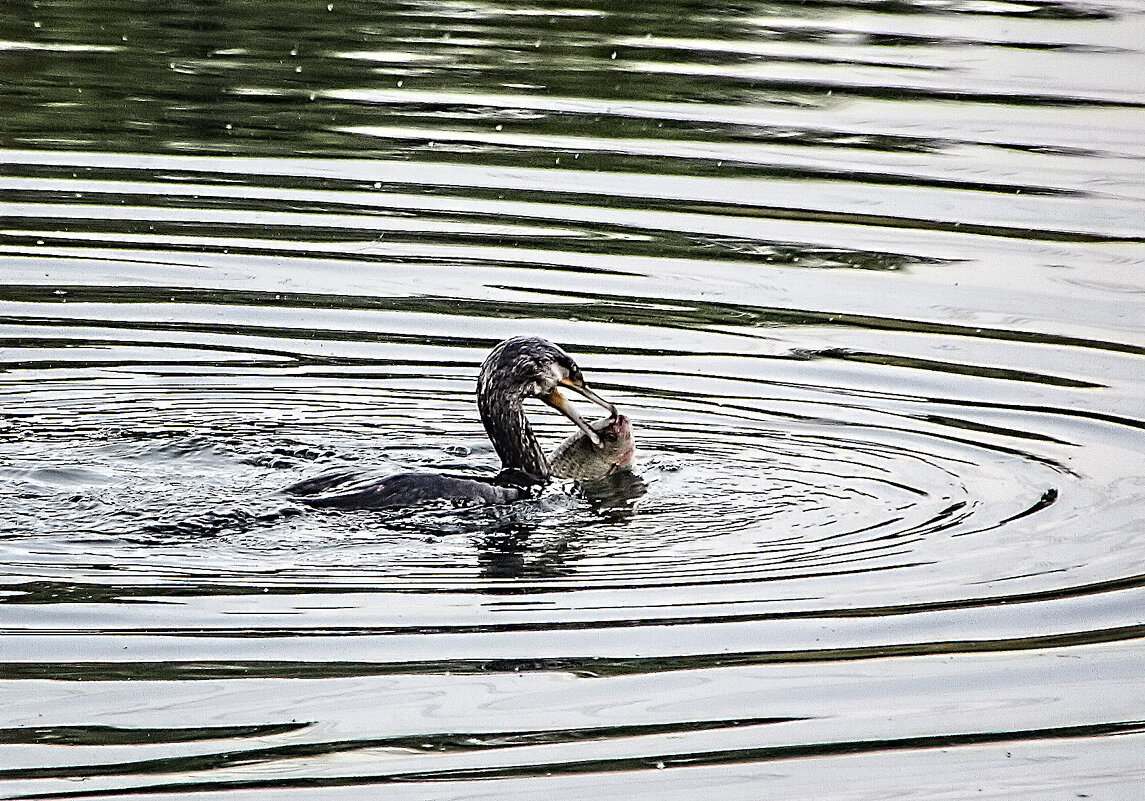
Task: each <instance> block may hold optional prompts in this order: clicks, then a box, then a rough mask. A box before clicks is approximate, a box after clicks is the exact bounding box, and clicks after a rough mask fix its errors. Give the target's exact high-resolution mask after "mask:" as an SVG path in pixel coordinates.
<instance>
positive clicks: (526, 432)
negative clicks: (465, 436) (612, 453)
mask: <svg viewBox="0 0 1145 801" xmlns="http://www.w3.org/2000/svg"><path fill="white" fill-rule="evenodd" d="M562 387H563V388H565V389H571V390H572V391H574V392H577V393H579V394H581V395H583V396H584V397H586V398H588V399H589V400H590V401H592V402H593V403H595V404H597V405H598V406H603V407H604V408H605V409H608V411H609V413H610V414H612V415H613V416H614V417H615V416H616V414H617V411H616V407H615V406H613V405H612V404H611V403H609V402H608V401H606V400H604V398H602V397H600V396H599V395H597V394H596V393H595V392H593V391H592V390H591V389H589V388H588V387H587V386H586V385H585V383H584V376H582V375H581V371H580V368H579V367H577V365H576V362H574V361H573V360H572V357H571V356H569V355H568V354H567V353H565V352H564V351H563V350H561V349H560V348H559V347H557V346H556V345H554V344H553V343H552V342H549V341H548V340H545V339H540V338H539V337H513V338H512V339H506V340H505V341H504V342H501V343H500V344H499V345H497V347H495V348H493V350H492V351H491V352H490V354H489V355H488V356H487V357H486V358H485V361H484V363H483V364H482V365H481V372H480V374H479V375H478V376H477V408H478V410H479V411H480V413H481V422H482V423H484V425H485V432H486V433H487V434H488V435H489V439H490V440H492V442H493V447H494V448H495V449H496V451H497V455H498V456H500V457H501V472H500V473H498V474H497V475H496V476H494V477H493V478H490V479H489V480H480V479H473V478H462V477H459V476H448V475H441V474H440V473H396V474H392V475H385V476H383V475H379V473H378V472H376V471H363V470H361V469H360V468H343V469H340V470H334V471H330V472H326V473H323V474H322V475H319V476H315V477H314V478H309V479H306V480H304V481H300V482H298V483H297V484H292V485H291V486H289V487H287V488H286V489H285V490H283V491H284V492H286V493H287V494H289V495H293V496H295V497H296V498H298V500H300V501H302V502H303V503H306V504H308V505H309V506H317V507H329V508H335V509H387V508H393V507H399V506H411V505H414V504H417V503H422V502H425V501H434V500H443V501H451V502H454V503H457V504H493V503H510V502H512V501H515V500H518V499H520V498H524V497H527V496H529V495H530V494H532V493H533V492H534V491H536V489H538V488H539V487H541V486H543V485H544V484H546V483H547V482H548V480H549V478H550V472H549V461H548V459H547V458H546V457H545V452H544V451H542V450H541V446H540V443H538V442H537V437H536V435H535V434H533V429H532V427H531V426H530V425H529V420H528V418H526V417H525V410H524V404H525V401H526V400H527V399H529V398H537V399H538V400H541V401H543V402H545V403H547V404H548V405H549V406H552V407H553V408H554V409H556V410H557V411H559V412H560V413H561V414H563V415H564V416H565V417H567V418H568V419H569V420H571V421H572V422H573V423H575V424H576V425H577V427H578V428H580V430H581V431H583V432H584V433H585V435H586V436H588V438H589V439H590V440H592V442H593V443H594V444H595V445H596V446H597V447H600V445H601V441H600V438H599V436H598V435H597V433H596V432H595V431H594V430H593V429H592V427H591V426H590V425H589V424H588V423H586V422H585V421H584V419H583V418H581V416H580V415H579V414H577V412H576V410H575V409H574V408H573V407H572V406H570V405H569V404H568V403H566V401H565V397H564V395H562V394H561V391H560V390H561V388H562Z"/></svg>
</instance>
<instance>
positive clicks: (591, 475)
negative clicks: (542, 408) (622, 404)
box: [549, 414, 636, 481]
mask: <svg viewBox="0 0 1145 801" xmlns="http://www.w3.org/2000/svg"><path fill="white" fill-rule="evenodd" d="M589 426H590V427H591V428H592V430H593V431H595V432H596V435H597V436H598V437H599V438H600V442H601V444H600V447H597V446H596V445H594V444H593V443H592V441H591V440H590V439H589V438H588V435H587V434H585V433H584V432H577V433H576V434H573V435H572V436H570V437H569V438H568V439H566V440H565V441H564V442H562V443H561V444H560V445H558V446H557V447H556V449H555V450H554V451H553V452H552V453H551V454H549V469H550V472H551V473H552V475H553V476H554V477H555V478H569V479H572V480H574V481H596V480H598V479H602V478H604V477H606V476H610V475H613V474H614V473H618V472H621V471H624V470H630V469H631V468H632V464H633V462H635V460H636V442H635V440H634V439H633V437H632V421H631V420H629V419H628V418H627V417H625V416H624V415H623V414H614V415H612V416H610V417H605V418H602V419H600V420H594V421H593V422H591V423H589Z"/></svg>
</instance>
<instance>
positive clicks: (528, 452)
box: [477, 394, 549, 480]
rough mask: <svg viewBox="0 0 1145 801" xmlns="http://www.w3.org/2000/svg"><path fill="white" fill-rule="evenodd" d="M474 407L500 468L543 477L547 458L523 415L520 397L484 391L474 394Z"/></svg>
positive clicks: (547, 461) (545, 476) (545, 478)
mask: <svg viewBox="0 0 1145 801" xmlns="http://www.w3.org/2000/svg"><path fill="white" fill-rule="evenodd" d="M477 408H478V409H479V410H480V412H481V422H482V423H483V424H484V425H485V433H487V434H488V435H489V439H490V440H491V441H492V442H493V447H494V448H495V449H496V451H497V455H498V456H500V457H501V467H502V469H503V470H520V471H523V472H525V473H528V474H529V475H530V476H535V477H536V478H538V479H542V480H547V479H548V477H549V460H548V458H546V456H545V452H544V451H542V450H541V444H540V443H539V442H537V437H536V435H535V434H534V433H533V427H532V426H530V425H529V420H528V418H527V417H525V410H524V408H523V406H522V401H521V399H518V398H512V399H506V398H500V397H499V398H493V397H490V396H489V395H487V394H481V395H478V396H477Z"/></svg>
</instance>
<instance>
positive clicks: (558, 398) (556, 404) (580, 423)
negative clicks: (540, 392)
mask: <svg viewBox="0 0 1145 801" xmlns="http://www.w3.org/2000/svg"><path fill="white" fill-rule="evenodd" d="M559 386H562V387H565V388H567V389H571V390H572V391H573V392H576V393H578V394H580V395H583V396H584V397H586V398H588V399H589V400H590V401H592V402H593V403H595V404H596V405H597V406H603V407H604V408H605V409H608V413H609V414H610V415H612V416H613V417H616V415H617V411H616V407H615V406H613V405H612V404H611V403H609V402H608V401H606V400H605V399H604V398H602V397H600V396H599V395H597V394H596V393H595V392H593V391H592V390H591V389H589V388H588V387H586V386H585V385H584V384H583V383H580V382H578V383H573V382H572V381H571V380H570V379H567V378H566V379H565V380H563V381H561V382H560V384H559ZM541 400H543V401H544V402H545V403H547V404H548V405H549V406H552V407H553V408H554V409H556V410H557V411H558V412H560V413H561V414H563V415H564V416H565V417H567V418H568V419H569V420H572V421H573V423H574V424H576V427H577V428H579V429H580V430H581V431H583V432H584V433H585V435H586V436H587V437H588V438H589V440H591V441H592V444H593V445H595V446H596V447H598V448H603V447H604V443H603V442H601V441H600V435H599V434H597V433H596V432H595V431H593V430H592V426H590V425H589V424H588V423H586V422H585V420H584V418H583V417H581V416H580V414H579V413H577V410H576V409H574V408H573V407H572V406H570V405H569V403H568V401H567V400H565V396H564V395H562V394H561V392H560V390H559V389H557V388H556V387H553V391H552V392H550V393H549V394H548V395H545V396H544V397H542V398H541Z"/></svg>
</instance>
